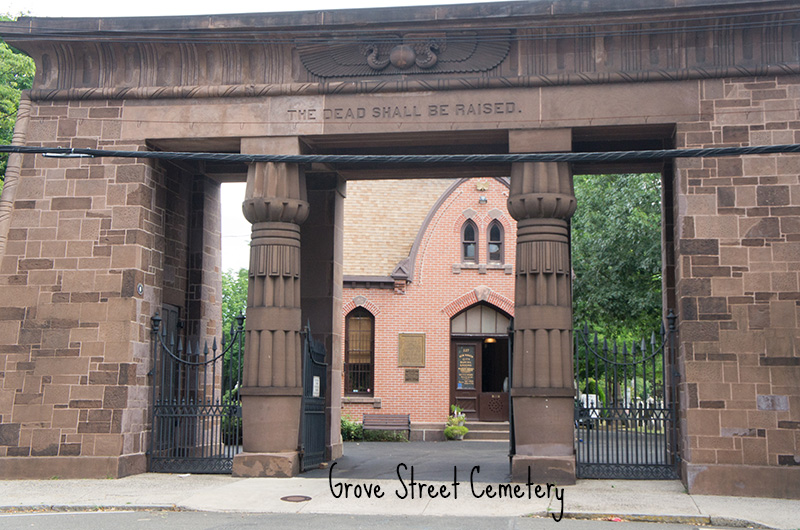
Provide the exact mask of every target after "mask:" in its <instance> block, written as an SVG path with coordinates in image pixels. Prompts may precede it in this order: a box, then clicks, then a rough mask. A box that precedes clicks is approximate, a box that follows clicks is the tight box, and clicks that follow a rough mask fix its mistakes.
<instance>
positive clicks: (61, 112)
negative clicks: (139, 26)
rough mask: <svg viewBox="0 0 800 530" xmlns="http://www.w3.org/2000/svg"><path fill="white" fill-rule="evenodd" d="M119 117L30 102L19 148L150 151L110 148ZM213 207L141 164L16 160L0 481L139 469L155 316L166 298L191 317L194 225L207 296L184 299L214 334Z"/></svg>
mask: <svg viewBox="0 0 800 530" xmlns="http://www.w3.org/2000/svg"><path fill="white" fill-rule="evenodd" d="M120 115H121V103H120V102H107V101H93V102H83V103H81V102H70V103H66V102H59V103H50V102H34V103H33V105H32V110H31V120H30V127H29V134H28V145H33V146H61V147H93V148H94V147H99V148H110V149H124V150H139V149H145V148H146V147H145V145H144V144H143V143H139V142H130V141H121V140H120V139H119V138H120V131H121V122H120V120H119V117H120ZM193 180H194V182H195V183H197V182H199V184H195V190H194V191H195V193H194V195H193V194H192V190H193ZM198 185H199V186H200V188H199V192H198V188H197V186H198ZM198 193H199V194H198ZM218 195H219V187H218V185H217V184H215V183H209V182H207V179H204V177H193V176H192V175H188V176H187V175H186V173H185V172H183V171H179V170H177V169H176V168H174V167H172V166H165V167H161V166H159V165H157V164H150V163H145V162H144V161H142V160H137V159H89V158H72V159H55V158H46V157H42V156H25V157H24V158H23V164H22V170H21V173H20V181H19V184H18V187H17V193H16V197H15V202H14V204H13V210H12V212H11V220H10V230H9V238H8V242H7V245H6V249H5V254H4V255H3V256H2V262H0V286H1V287H2V302H0V306H2V307H0V315H2V316H0V475H2V476H4V477H14V476H26V477H43V478H49V477H51V476H61V477H68V476H82V477H85V476H95V477H105V476H121V475H125V474H129V473H132V472H142V471H144V470H145V469H146V463H145V456H144V453H145V451H146V449H147V442H148V431H149V423H150V418H149V414H150V412H149V405H150V399H151V395H152V390H151V388H150V386H149V383H150V382H149V379H148V377H147V373H148V371H149V369H150V364H151V361H150V356H151V353H150V352H151V348H150V317H151V316H152V315H153V314H154V313H155V312H156V311H157V310H160V307H161V301H162V297H163V299H164V300H165V301H167V302H169V303H172V304H175V305H177V306H179V307H183V308H184V310H185V308H186V307H187V282H189V281H190V280H191V279H190V278H189V269H187V266H188V265H189V263H190V260H189V259H188V258H189V257H190V255H191V252H190V249H192V248H193V247H192V246H191V245H198V240H197V239H196V240H194V241H190V240H189V228H190V227H191V226H192V223H194V225H197V223H198V222H200V232H199V233H200V236H201V237H200V239H199V245H200V247H199V248H200V250H199V252H200V253H201V254H203V253H204V254H205V256H204V259H200V260H194V261H192V269H191V270H192V271H196V270H201V271H202V272H203V274H204V275H205V276H204V278H206V279H204V280H203V281H204V282H206V284H204V286H203V287H202V288H201V289H198V290H196V291H192V292H196V294H195V295H193V296H192V297H191V298H189V299H188V300H193V299H197V301H196V302H195V304H194V305H195V306H197V307H199V308H200V309H199V310H198V315H199V316H202V317H203V318H205V319H206V320H211V321H214V324H213V325H212V326H209V332H212V331H218V329H219V326H218V325H217V323H216V322H218V321H219V316H218V315H219V307H218V301H219V297H218V293H219V247H220V238H219V226H218V225H219V221H218V210H219V198H218ZM189 198H191V199H192V200H193V201H194V202H197V201H199V202H200V203H201V205H200V206H201V211H205V212H206V216H205V220H203V219H200V221H197V220H196V219H192V218H190V212H192V211H193V209H195V210H196V209H197V208H196V207H195V206H196V205H194V204H192V200H187V199H189ZM203 208H204V210H203ZM204 223H205V224H204ZM215 223H216V229H213V225H214V224H215ZM206 225H209V226H206ZM203 228H211V229H210V231H208V232H204V231H203ZM215 275H216V276H215ZM208 278H211V279H210V280H209V279H208ZM215 278H216V279H215ZM204 304H205V305H204ZM26 457H51V458H26ZM74 457H81V459H80V464H76V462H75V461H74Z"/></svg>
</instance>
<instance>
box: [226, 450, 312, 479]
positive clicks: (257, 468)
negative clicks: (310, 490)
mask: <svg viewBox="0 0 800 530" xmlns="http://www.w3.org/2000/svg"><path fill="white" fill-rule="evenodd" d="M299 474H300V453H298V452H297V451H286V452H280V453H239V454H238V455H236V456H234V457H233V476H234V477H277V478H287V477H294V476H297V475H299Z"/></svg>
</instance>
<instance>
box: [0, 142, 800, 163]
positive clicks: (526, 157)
mask: <svg viewBox="0 0 800 530" xmlns="http://www.w3.org/2000/svg"><path fill="white" fill-rule="evenodd" d="M0 153H22V154H41V155H45V156H51V157H60V158H84V157H91V158H100V157H114V158H144V159H155V160H187V161H200V162H219V163H229V164H242V163H257V162H273V163H286V164H314V163H321V164H379V165H380V164H387V165H390V164H391V165H397V164H410V165H435V164H507V163H514V162H622V161H634V160H665V159H675V158H707V157H728V156H744V155H763V154H777V153H800V144H780V145H756V146H746V147H711V148H701V149H657V150H642V151H608V152H585V153H507V154H448V155H324V154H309V155H274V154H242V153H192V152H174V151H116V150H106V149H82V148H80V149H79V148H60V147H29V146H16V145H3V146H0Z"/></svg>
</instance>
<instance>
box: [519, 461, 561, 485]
mask: <svg viewBox="0 0 800 530" xmlns="http://www.w3.org/2000/svg"><path fill="white" fill-rule="evenodd" d="M528 468H530V471H531V474H530V479H531V482H533V483H534V484H544V483H547V482H549V483H551V484H557V485H558V486H571V485H572V484H575V457H574V456H529V455H514V457H513V458H512V459H511V481H512V482H527V480H528Z"/></svg>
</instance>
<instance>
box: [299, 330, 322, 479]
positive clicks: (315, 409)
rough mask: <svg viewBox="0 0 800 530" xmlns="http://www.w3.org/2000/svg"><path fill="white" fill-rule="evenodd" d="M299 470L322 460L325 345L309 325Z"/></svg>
mask: <svg viewBox="0 0 800 530" xmlns="http://www.w3.org/2000/svg"><path fill="white" fill-rule="evenodd" d="M303 337H304V340H303V419H302V422H301V425H300V429H301V434H300V439H301V440H302V442H301V446H300V452H301V455H302V470H303V471H307V470H309V469H315V468H317V467H319V465H320V464H321V463H322V462H324V460H325V395H326V392H325V388H326V376H327V367H328V365H327V364H326V363H325V345H324V344H323V343H322V342H319V341H317V340H314V338H313V337H312V336H311V327H310V326H309V325H308V324H306V328H305V330H304V331H303Z"/></svg>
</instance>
